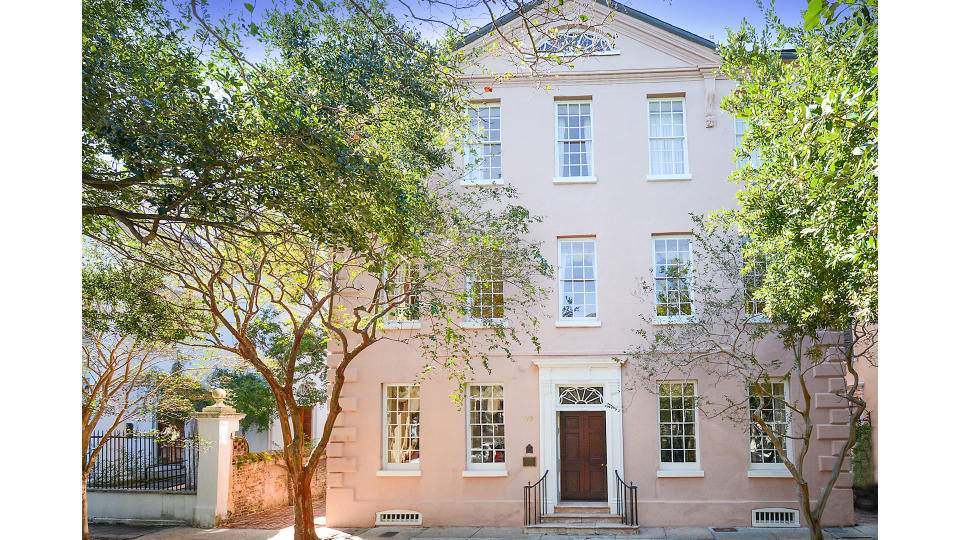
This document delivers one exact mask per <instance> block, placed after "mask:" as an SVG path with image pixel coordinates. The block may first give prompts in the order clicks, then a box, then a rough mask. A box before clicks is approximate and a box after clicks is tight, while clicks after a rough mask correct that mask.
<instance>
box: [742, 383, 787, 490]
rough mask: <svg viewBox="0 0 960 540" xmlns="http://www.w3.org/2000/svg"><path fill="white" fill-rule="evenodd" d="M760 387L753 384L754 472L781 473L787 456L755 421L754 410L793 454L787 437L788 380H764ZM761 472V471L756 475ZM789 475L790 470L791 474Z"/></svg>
mask: <svg viewBox="0 0 960 540" xmlns="http://www.w3.org/2000/svg"><path fill="white" fill-rule="evenodd" d="M759 384H760V389H759V390H758V389H757V388H756V387H755V386H753V385H751V386H750V399H749V401H750V471H751V473H754V474H755V475H762V472H763V471H779V472H780V473H781V475H784V474H783V473H784V472H785V471H786V467H785V466H784V465H783V456H781V455H780V453H779V452H777V449H776V446H774V444H773V439H771V438H770V436H768V435H767V433H766V432H765V431H764V430H763V428H762V427H760V423H759V422H756V421H754V419H753V415H754V413H756V414H758V415H759V416H760V419H761V420H763V423H765V424H766V425H767V426H768V427H769V428H770V429H771V430H772V431H773V433H774V435H775V436H776V438H777V440H778V441H779V443H780V445H781V448H783V449H784V450H786V451H787V456H788V457H789V455H790V444H789V441H790V439H789V438H787V434H788V429H789V427H790V413H789V410H788V409H787V406H786V403H787V398H788V395H787V381H786V379H781V380H770V381H767V382H761V383H759ZM756 471H760V472H761V474H756ZM787 474H789V473H787Z"/></svg>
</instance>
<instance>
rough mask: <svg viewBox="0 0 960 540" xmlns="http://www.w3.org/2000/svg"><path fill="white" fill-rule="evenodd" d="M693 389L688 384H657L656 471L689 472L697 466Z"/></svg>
mask: <svg viewBox="0 0 960 540" xmlns="http://www.w3.org/2000/svg"><path fill="white" fill-rule="evenodd" d="M696 396H697V389H696V384H695V383H692V382H662V383H660V384H659V391H658V396H657V398H658V401H659V413H660V418H659V422H660V468H661V469H670V468H691V467H693V466H694V465H696V464H698V463H699V462H700V459H699V456H698V450H697V449H698V444H697V401H696V400H697V398H696Z"/></svg>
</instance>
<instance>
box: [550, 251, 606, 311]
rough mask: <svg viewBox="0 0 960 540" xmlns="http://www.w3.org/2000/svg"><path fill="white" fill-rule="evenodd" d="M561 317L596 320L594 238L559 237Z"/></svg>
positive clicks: (595, 252) (595, 255)
mask: <svg viewBox="0 0 960 540" xmlns="http://www.w3.org/2000/svg"><path fill="white" fill-rule="evenodd" d="M559 251H560V265H559V266H560V320H559V321H558V324H562V323H564V322H575V321H592V322H599V321H598V320H597V246H596V240H595V239H594V238H561V239H560V240H559Z"/></svg>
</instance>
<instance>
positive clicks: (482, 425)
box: [467, 384, 506, 469]
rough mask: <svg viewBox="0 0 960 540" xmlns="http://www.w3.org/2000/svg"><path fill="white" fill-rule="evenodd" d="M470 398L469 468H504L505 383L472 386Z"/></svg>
mask: <svg viewBox="0 0 960 540" xmlns="http://www.w3.org/2000/svg"><path fill="white" fill-rule="evenodd" d="M469 401H470V402H469V409H468V412H467V424H468V425H467V430H468V450H467V451H468V454H469V460H468V468H470V469H490V468H504V467H505V464H506V439H505V435H504V422H503V385H499V384H476V385H471V386H470V387H469Z"/></svg>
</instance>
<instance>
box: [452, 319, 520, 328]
mask: <svg viewBox="0 0 960 540" xmlns="http://www.w3.org/2000/svg"><path fill="white" fill-rule="evenodd" d="M459 324H460V328H473V329H478V330H482V329H486V328H508V327H509V326H510V321H508V320H507V319H491V320H490V322H487V321H484V320H482V319H481V320H476V319H465V320H462V321H460V323H459Z"/></svg>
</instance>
